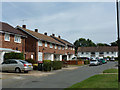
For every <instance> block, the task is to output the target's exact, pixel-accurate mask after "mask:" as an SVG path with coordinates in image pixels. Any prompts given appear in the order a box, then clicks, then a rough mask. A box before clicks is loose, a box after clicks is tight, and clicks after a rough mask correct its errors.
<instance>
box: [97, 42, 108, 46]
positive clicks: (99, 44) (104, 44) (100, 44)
mask: <svg viewBox="0 0 120 90" xmlns="http://www.w3.org/2000/svg"><path fill="white" fill-rule="evenodd" d="M97 46H110V45H108V44H106V43H97Z"/></svg>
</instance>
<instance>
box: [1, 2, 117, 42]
mask: <svg viewBox="0 0 120 90" xmlns="http://www.w3.org/2000/svg"><path fill="white" fill-rule="evenodd" d="M115 9H116V8H115V3H114V2H34V3H33V2H4V3H2V21H4V22H7V23H9V24H11V25H12V26H14V27H15V26H16V25H20V26H21V25H22V24H23V22H22V20H23V19H24V20H25V22H24V24H26V25H27V28H28V29H31V30H34V29H36V28H38V29H39V32H40V33H44V32H47V33H48V35H51V34H52V33H54V34H55V35H56V36H58V35H60V36H61V38H63V39H66V40H68V41H70V42H72V43H73V42H74V41H75V40H77V39H79V38H86V39H88V38H89V39H91V40H93V41H94V42H95V43H99V42H101V43H110V42H113V41H115V40H116V39H117V30H116V10H115Z"/></svg>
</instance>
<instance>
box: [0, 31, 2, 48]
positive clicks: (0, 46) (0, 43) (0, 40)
mask: <svg viewBox="0 0 120 90" xmlns="http://www.w3.org/2000/svg"><path fill="white" fill-rule="evenodd" d="M0 48H2V33H0Z"/></svg>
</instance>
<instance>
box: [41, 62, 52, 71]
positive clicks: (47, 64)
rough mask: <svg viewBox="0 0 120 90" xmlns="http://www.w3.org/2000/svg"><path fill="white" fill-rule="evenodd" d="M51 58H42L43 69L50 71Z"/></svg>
mask: <svg viewBox="0 0 120 90" xmlns="http://www.w3.org/2000/svg"><path fill="white" fill-rule="evenodd" d="M51 67H52V65H51V60H44V61H43V70H44V71H51Z"/></svg>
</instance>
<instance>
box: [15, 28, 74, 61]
mask: <svg viewBox="0 0 120 90" xmlns="http://www.w3.org/2000/svg"><path fill="white" fill-rule="evenodd" d="M17 29H18V30H20V31H21V32H22V33H24V34H26V36H27V38H26V39H25V52H26V53H25V54H26V59H28V58H31V55H34V56H33V59H34V60H36V61H38V57H39V56H38V53H39V52H40V53H42V60H44V59H45V54H51V55H52V54H53V57H52V59H54V57H55V56H54V55H74V54H75V50H73V46H71V47H70V48H69V46H68V48H67V49H65V45H64V44H62V43H60V42H59V41H57V40H54V39H53V38H52V37H50V36H47V35H44V34H39V33H37V32H35V31H31V30H28V29H26V28H22V27H19V26H17ZM38 38H39V39H40V40H39V39H38ZM41 39H42V40H41ZM44 39H45V40H44ZM47 40H48V41H47ZM38 41H41V42H42V45H41V46H38ZM52 41H53V42H52ZM55 42H56V44H55ZM45 43H47V46H46V47H45ZM50 44H52V48H50ZM55 45H56V46H57V48H55ZM59 46H60V47H61V48H60V49H59V48H58V47H59ZM63 48H64V49H63ZM71 48H72V49H71ZM48 57H49V56H48ZM59 57H60V56H59Z"/></svg>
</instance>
